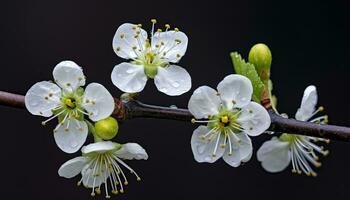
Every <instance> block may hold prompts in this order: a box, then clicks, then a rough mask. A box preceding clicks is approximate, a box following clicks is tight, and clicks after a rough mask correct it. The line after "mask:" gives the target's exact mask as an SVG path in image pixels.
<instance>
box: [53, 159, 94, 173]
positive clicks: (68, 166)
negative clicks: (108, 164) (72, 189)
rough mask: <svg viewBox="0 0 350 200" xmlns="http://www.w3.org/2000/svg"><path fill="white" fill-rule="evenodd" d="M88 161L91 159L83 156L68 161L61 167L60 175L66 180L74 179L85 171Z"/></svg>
mask: <svg viewBox="0 0 350 200" xmlns="http://www.w3.org/2000/svg"><path fill="white" fill-rule="evenodd" d="M88 161H89V159H88V158H86V157H83V156H79V157H76V158H73V159H71V160H68V161H67V162H65V163H64V164H63V165H62V166H61V167H60V169H59V170H58V175H59V176H61V177H65V178H73V177H74V176H76V175H78V174H79V173H80V172H81V171H82V170H83V167H84V166H85V165H86V164H87V163H88Z"/></svg>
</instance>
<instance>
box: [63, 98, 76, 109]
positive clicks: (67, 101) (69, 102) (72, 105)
mask: <svg viewBox="0 0 350 200" xmlns="http://www.w3.org/2000/svg"><path fill="white" fill-rule="evenodd" d="M75 103H76V101H75V98H67V99H65V100H64V104H65V105H66V106H67V108H70V109H74V108H75V107H76V104H75Z"/></svg>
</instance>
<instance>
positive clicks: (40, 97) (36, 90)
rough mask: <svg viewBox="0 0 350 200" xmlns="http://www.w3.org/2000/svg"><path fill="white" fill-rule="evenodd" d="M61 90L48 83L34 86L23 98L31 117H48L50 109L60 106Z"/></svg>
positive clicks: (50, 112)
mask: <svg viewBox="0 0 350 200" xmlns="http://www.w3.org/2000/svg"><path fill="white" fill-rule="evenodd" d="M60 97H61V88H59V87H58V86H57V85H56V84H53V83H51V82H48V81H42V82H38V83H36V84H34V85H33V86H32V87H31V88H30V89H29V90H28V92H27V94H26V96H25V99H24V101H25V105H26V108H27V110H28V111H29V112H30V113H32V114H33V115H41V116H44V117H50V116H51V115H52V114H53V113H52V109H54V108H56V107H58V106H59V105H60Z"/></svg>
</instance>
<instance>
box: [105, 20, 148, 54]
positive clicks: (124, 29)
mask: <svg viewBox="0 0 350 200" xmlns="http://www.w3.org/2000/svg"><path fill="white" fill-rule="evenodd" d="M137 32H140V34H139V37H138V38H135V35H136V33H137ZM146 39H147V32H146V31H145V30H143V29H142V28H139V27H137V26H136V25H135V24H130V23H125V24H122V25H120V26H119V28H118V29H117V31H116V32H115V35H114V37H113V42H112V46H113V50H114V52H115V53H116V54H117V55H118V56H119V57H121V58H125V59H133V58H136V57H138V55H137V54H140V53H141V52H140V51H143V50H144V49H145V41H146ZM133 47H134V48H135V47H136V49H135V50H133ZM135 52H137V54H136V53H135Z"/></svg>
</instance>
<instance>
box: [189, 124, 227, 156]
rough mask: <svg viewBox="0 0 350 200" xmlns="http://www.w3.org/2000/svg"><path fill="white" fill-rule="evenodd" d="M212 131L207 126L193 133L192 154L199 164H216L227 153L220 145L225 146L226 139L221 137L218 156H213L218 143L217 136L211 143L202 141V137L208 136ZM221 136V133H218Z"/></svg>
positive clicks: (200, 127)
mask: <svg viewBox="0 0 350 200" xmlns="http://www.w3.org/2000/svg"><path fill="white" fill-rule="evenodd" d="M209 131H210V130H209V129H208V128H207V127H206V126H199V127H198V128H197V129H196V130H194V131H193V134H192V138H191V148H192V153H193V156H194V159H195V160H196V161H197V162H199V163H202V162H207V163H214V162H215V161H217V160H218V159H219V158H221V157H222V155H223V154H224V152H225V149H224V148H221V147H220V144H223V142H224V137H220V140H219V143H218V147H217V151H216V155H215V156H213V153H214V150H215V146H216V143H217V136H214V137H213V138H212V139H211V140H210V141H208V140H205V139H202V138H201V136H203V135H205V134H207V133H208V132H209ZM217 134H221V133H217Z"/></svg>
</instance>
